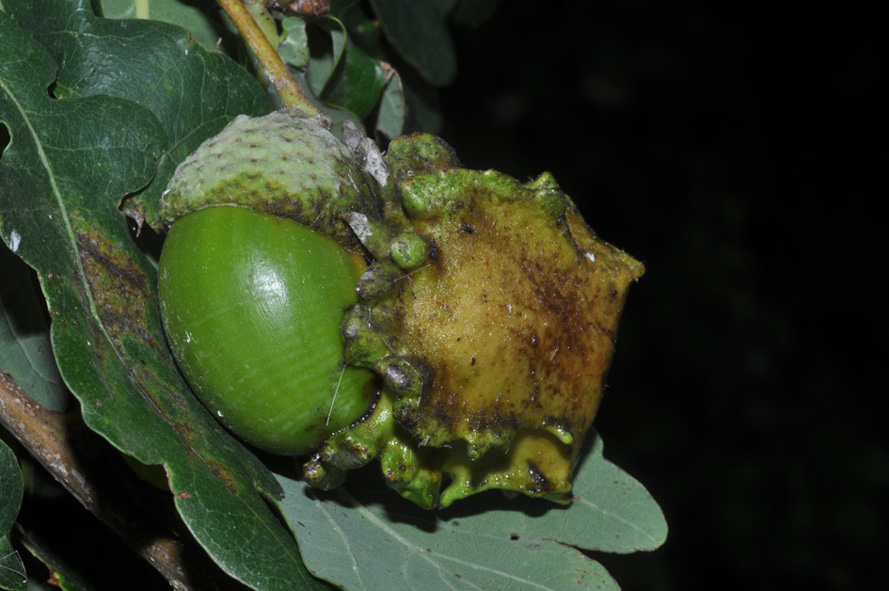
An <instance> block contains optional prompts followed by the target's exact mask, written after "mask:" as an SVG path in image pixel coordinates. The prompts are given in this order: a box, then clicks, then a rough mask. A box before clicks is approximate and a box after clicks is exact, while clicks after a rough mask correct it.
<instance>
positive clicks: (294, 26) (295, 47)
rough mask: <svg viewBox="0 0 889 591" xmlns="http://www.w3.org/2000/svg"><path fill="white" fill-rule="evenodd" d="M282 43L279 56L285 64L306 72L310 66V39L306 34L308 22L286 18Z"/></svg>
mask: <svg viewBox="0 0 889 591" xmlns="http://www.w3.org/2000/svg"><path fill="white" fill-rule="evenodd" d="M281 29H282V34H281V43H280V44H279V45H278V55H280V56H281V59H282V60H284V63H285V64H287V65H289V66H292V67H294V68H297V69H299V70H304V69H306V68H307V67H308V66H309V58H310V53H309V37H308V33H306V21H304V20H302V19H301V18H293V17H290V18H285V19H284V20H283V21H281Z"/></svg>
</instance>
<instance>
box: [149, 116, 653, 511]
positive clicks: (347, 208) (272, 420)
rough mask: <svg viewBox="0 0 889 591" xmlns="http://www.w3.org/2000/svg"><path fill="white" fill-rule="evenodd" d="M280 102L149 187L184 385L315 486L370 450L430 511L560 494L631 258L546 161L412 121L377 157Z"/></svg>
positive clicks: (168, 325) (634, 265)
mask: <svg viewBox="0 0 889 591" xmlns="http://www.w3.org/2000/svg"><path fill="white" fill-rule="evenodd" d="M343 138H344V141H343V142H340V141H339V140H337V139H336V138H334V136H333V135H331V134H330V133H329V132H328V131H327V130H326V129H324V128H323V127H322V126H321V125H319V124H317V123H315V122H314V120H311V119H307V118H304V117H301V116H297V115H291V114H289V113H287V112H275V113H271V114H269V115H267V116H264V117H258V118H248V117H244V116H241V117H238V118H237V119H235V120H234V121H233V122H232V123H231V124H230V125H229V126H228V127H226V128H225V129H224V130H223V131H222V132H221V133H220V134H219V135H218V136H216V137H214V138H211V139H210V140H208V141H207V142H205V143H204V144H203V145H202V146H201V147H200V148H198V150H197V151H195V153H194V154H192V155H191V156H189V158H187V159H186V160H185V161H184V162H183V163H182V164H181V165H180V166H179V168H178V169H177V171H176V174H175V175H174V177H173V179H172V180H171V181H170V185H169V187H168V190H167V192H166V193H165V194H164V198H163V200H162V212H161V219H162V225H163V226H166V227H170V231H169V236H168V237H167V240H166V242H165V244H164V249H163V254H162V256H161V260H160V269H159V290H160V300H161V312H162V315H163V318H164V327H165V329H166V331H167V337H168V340H169V343H170V347H171V350H172V351H173V354H174V356H175V358H176V360H177V362H178V364H179V366H180V368H181V370H182V372H183V374H184V375H185V377H186V379H187V380H188V382H189V383H190V385H191V386H192V388H193V389H194V391H195V393H196V394H197V395H198V397H199V398H200V399H201V400H202V402H203V403H204V404H205V406H206V407H207V408H208V409H209V411H210V412H211V413H213V415H214V416H216V417H217V418H218V419H219V420H220V421H221V422H222V423H223V424H224V425H225V426H226V427H227V428H228V429H230V430H231V431H232V432H233V433H235V434H236V435H238V436H239V437H241V438H242V439H243V440H244V441H246V442H248V443H250V444H252V445H255V446H256V447H258V448H261V449H264V450H267V451H270V452H273V453H279V454H290V455H308V457H307V459H306V460H305V464H304V474H305V477H306V480H307V481H308V482H309V483H310V484H312V485H313V486H317V487H320V488H331V487H334V486H337V485H338V484H340V483H341V482H342V481H343V480H344V478H345V475H346V472H347V471H349V470H352V469H354V468H357V467H360V466H363V465H366V464H368V463H370V462H371V461H373V460H374V459H379V461H380V466H381V471H382V474H383V477H384V479H385V480H386V481H387V483H388V484H389V485H390V486H391V487H392V488H394V489H395V490H397V491H398V492H399V493H400V494H401V495H402V496H404V497H406V498H408V499H410V500H412V501H414V502H415V503H416V504H418V505H420V506H422V507H426V508H433V507H439V506H447V505H449V504H451V503H453V502H454V501H456V500H458V499H461V498H464V497H466V496H469V495H471V494H474V493H477V492H481V491H484V490H488V489H501V490H503V491H506V492H510V491H511V492H520V493H524V494H527V495H530V496H535V497H545V498H548V499H551V500H554V501H557V502H567V501H569V500H570V498H571V483H572V474H573V470H574V465H575V460H576V458H577V454H578V451H579V450H580V448H581V445H582V442H583V438H584V436H585V434H586V432H587V431H588V430H589V427H590V425H591V424H592V421H593V418H594V416H595V414H596V410H597V408H598V405H599V401H600V399H601V395H602V387H603V382H604V379H605V375H606V372H607V369H608V366H609V364H610V361H611V355H612V351H613V346H614V340H615V336H616V331H617V325H618V321H619V318H620V314H621V310H622V308H623V304H624V300H625V298H626V294H627V289H628V287H629V285H630V283H632V282H633V281H634V280H636V279H638V278H639V277H640V276H641V275H642V273H643V267H642V265H641V264H640V263H638V262H637V261H635V260H634V259H632V258H631V257H629V256H628V255H626V254H625V253H623V252H622V251H620V250H618V249H616V248H614V247H612V246H610V245H608V244H606V243H604V242H602V241H600V240H598V238H597V237H596V235H595V234H594V233H593V232H592V231H591V230H590V229H589V227H588V226H587V225H586V224H585V223H584V221H583V219H582V218H581V216H580V214H579V213H578V211H577V208H576V207H575V205H574V204H573V202H572V201H571V200H570V198H568V196H567V195H565V194H564V193H562V191H561V190H560V189H559V187H558V186H557V185H556V183H555V181H554V179H553V178H552V177H551V176H550V175H549V174H544V175H541V176H540V177H539V178H538V179H536V180H535V181H532V182H530V183H527V184H522V183H519V182H518V181H516V180H515V179H512V178H510V177H508V176H506V175H503V174H500V173H497V172H494V171H485V172H482V171H474V170H466V169H463V168H461V167H460V165H459V162H458V161H457V158H456V156H455V155H454V153H453V150H452V149H451V148H450V147H449V146H448V145H447V144H446V143H445V142H444V141H443V140H441V139H440V138H437V137H435V136H431V135H426V134H417V135H413V136H407V137H401V138H397V139H395V140H394V141H393V142H392V143H391V144H390V146H389V148H388V150H387V153H386V154H385V156H383V155H382V154H380V152H379V150H378V149H377V148H376V146H375V144H373V142H372V141H371V140H369V139H368V138H366V137H363V136H362V135H361V134H359V133H358V132H357V130H355V129H354V127H351V126H348V124H347V126H346V127H344V129H343Z"/></svg>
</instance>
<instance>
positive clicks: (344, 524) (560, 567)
mask: <svg viewBox="0 0 889 591" xmlns="http://www.w3.org/2000/svg"><path fill="white" fill-rule="evenodd" d="M362 475H363V476H367V477H368V478H374V477H375V478H376V479H377V482H380V481H381V480H382V479H381V477H380V476H379V475H378V474H373V473H371V474H369V475H368V474H362ZM278 480H279V481H280V482H281V485H282V486H283V487H284V490H285V497H284V499H283V501H280V502H279V505H280V507H281V512H282V514H283V515H284V518H285V519H286V520H287V522H288V523H289V524H290V526H291V528H292V529H293V531H294V533H295V534H296V536H297V538H298V539H299V541H300V548H301V549H302V552H303V557H304V559H305V561H306V566H307V567H308V568H309V570H310V571H311V572H313V573H314V574H315V575H317V576H319V577H322V578H324V579H327V580H329V581H331V582H333V583H335V584H337V585H340V586H343V587H344V588H346V589H350V590H361V589H390V590H399V589H404V590H405V591H407V590H409V589H417V588H422V589H424V591H427V590H429V591H432V590H437V589H442V590H444V589H450V590H453V589H504V588H509V589H517V590H518V589H537V590H540V589H548V590H553V591H556V590H567V589H575V588H578V586H579V585H583V588H593V589H613V590H616V589H617V585H616V584H615V582H614V581H613V580H612V578H611V577H610V575H608V573H607V572H606V571H605V570H604V568H603V567H602V566H601V565H599V564H598V563H596V562H594V561H591V560H590V559H589V558H587V557H586V556H585V555H584V554H583V553H582V552H580V551H579V550H578V548H582V549H585V550H604V551H609V552H632V551H635V550H641V549H653V548H655V547H657V546H658V545H660V544H661V543H662V542H663V540H664V538H665V536H666V524H665V522H664V520H663V514H662V513H661V511H660V509H659V508H658V506H657V504H656V503H655V502H654V501H653V500H652V499H651V496H650V495H649V494H648V492H647V491H646V490H645V489H644V488H643V487H642V486H641V485H640V484H639V483H638V482H637V481H636V480H634V479H633V478H632V477H630V476H629V475H627V474H626V473H624V472H623V471H621V470H620V469H619V468H617V467H616V466H614V465H613V464H611V463H610V462H608V461H606V460H605V459H604V458H603V456H602V443H601V439H599V438H598V437H596V438H595V439H594V441H593V444H592V449H591V450H590V451H589V452H588V453H586V455H585V457H584V459H583V461H582V463H581V465H580V466H579V468H578V475H577V479H576V482H575V495H576V498H575V500H574V501H573V502H572V504H571V505H570V506H568V507H562V506H559V505H555V504H553V503H550V502H548V501H543V500H539V499H530V498H527V497H519V498H516V499H513V500H512V501H509V500H506V499H505V498H504V497H502V496H500V495H496V494H494V495H491V494H484V495H478V496H477V497H473V498H470V499H468V500H466V501H463V502H461V503H459V504H457V505H456V506H454V507H452V508H451V509H449V510H447V511H444V512H441V513H435V512H429V511H423V510H421V509H418V508H416V507H415V506H414V505H412V504H410V503H409V502H407V501H404V500H403V499H401V498H398V497H396V495H394V494H393V493H392V492H391V491H389V490H387V489H384V488H380V487H374V485H372V484H371V485H369V486H368V484H367V483H366V482H362V487H361V491H362V492H361V493H357V492H349V491H347V490H345V489H340V490H337V491H334V492H332V493H320V492H316V491H313V490H311V489H309V488H308V487H306V486H305V485H304V484H302V483H300V482H296V481H293V480H289V479H287V478H285V477H283V476H278ZM421 581H422V583H421Z"/></svg>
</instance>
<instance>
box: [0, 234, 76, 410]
mask: <svg viewBox="0 0 889 591" xmlns="http://www.w3.org/2000/svg"><path fill="white" fill-rule="evenodd" d="M20 241H21V236H20V235H18V233H16V234H11V235H10V241H9V242H10V245H12V246H13V247H14V248H16V249H18V245H19V243H20ZM0 269H3V271H2V273H0V277H2V282H0V371H5V372H6V373H8V374H9V375H11V376H12V379H13V380H14V381H15V382H16V383H17V384H18V385H19V386H20V387H21V388H22V389H23V390H24V391H25V392H27V393H28V395H29V396H30V397H31V398H33V399H34V400H36V401H37V402H39V403H40V404H41V405H43V406H45V407H46V408H49V409H51V410H55V411H58V412H61V411H63V410H65V408H66V406H67V401H68V392H67V390H66V389H65V385H64V383H63V382H62V376H60V375H59V370H58V368H57V367H56V359H55V355H53V352H52V344H51V343H50V340H49V325H48V323H47V320H46V312H45V309H44V304H43V297H42V295H41V294H40V290H39V288H38V287H37V285H36V281H35V278H34V277H33V273H32V271H31V270H30V269H29V268H28V266H27V265H26V264H25V263H24V262H22V260H21V259H20V258H18V256H16V254H15V253H13V252H12V251H11V250H10V249H8V248H7V247H6V245H5V244H0Z"/></svg>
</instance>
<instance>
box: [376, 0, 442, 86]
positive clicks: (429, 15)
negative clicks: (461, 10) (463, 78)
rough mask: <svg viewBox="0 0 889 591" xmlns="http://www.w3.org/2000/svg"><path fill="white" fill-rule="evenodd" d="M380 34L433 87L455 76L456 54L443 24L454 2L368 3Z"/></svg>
mask: <svg viewBox="0 0 889 591" xmlns="http://www.w3.org/2000/svg"><path fill="white" fill-rule="evenodd" d="M370 4H371V6H373V9H374V12H375V13H376V14H377V17H378V18H379V20H380V25H381V26H382V28H383V33H384V34H385V35H386V38H387V39H389V42H390V43H392V45H393V46H394V47H395V48H396V49H397V50H398V53H399V54H401V56H402V57H403V58H404V60H405V61H407V62H408V63H409V64H411V65H412V66H413V67H415V68H416V69H417V70H418V71H419V72H420V74H421V75H422V76H423V78H425V79H426V80H427V81H428V82H429V83H430V84H432V85H433V86H447V85H448V84H450V83H451V82H453V80H454V78H455V77H456V75H457V54H456V52H455V50H454V44H453V42H452V41H451V36H450V33H449V32H448V29H447V26H446V25H445V22H446V20H447V17H448V14H449V13H450V11H451V9H452V8H453V7H454V0H430V1H427V2H403V1H402V0H371V2H370Z"/></svg>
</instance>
